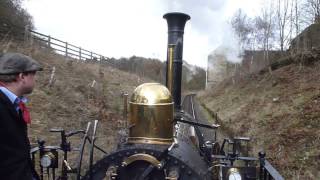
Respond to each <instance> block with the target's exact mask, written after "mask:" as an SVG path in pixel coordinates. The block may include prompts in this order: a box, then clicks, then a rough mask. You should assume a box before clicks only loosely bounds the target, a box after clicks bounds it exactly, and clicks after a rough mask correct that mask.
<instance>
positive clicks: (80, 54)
mask: <svg viewBox="0 0 320 180" xmlns="http://www.w3.org/2000/svg"><path fill="white" fill-rule="evenodd" d="M81 58H82V57H81V47H79V60H81Z"/></svg>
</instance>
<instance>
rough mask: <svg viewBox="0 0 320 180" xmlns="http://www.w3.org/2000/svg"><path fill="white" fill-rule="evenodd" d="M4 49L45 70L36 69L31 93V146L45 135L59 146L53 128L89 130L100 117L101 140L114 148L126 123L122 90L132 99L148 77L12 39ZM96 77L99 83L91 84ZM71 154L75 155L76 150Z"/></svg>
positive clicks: (98, 141) (106, 145)
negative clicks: (19, 54)
mask: <svg viewBox="0 0 320 180" xmlns="http://www.w3.org/2000/svg"><path fill="white" fill-rule="evenodd" d="M20 44H21V43H20ZM0 48H1V49H0V51H5V52H20V53H24V54H27V55H29V56H31V57H33V58H34V59H36V60H38V61H39V62H40V63H41V64H42V65H43V67H44V71H42V72H38V73H37V79H36V81H37V86H36V88H35V89H34V92H33V93H32V94H31V95H29V97H28V98H29V100H30V101H29V103H28V107H29V108H30V109H31V116H32V124H31V125H30V128H29V138H30V142H31V144H35V143H36V141H37V139H44V140H46V142H47V145H59V144H60V139H59V136H58V134H52V133H49V130H50V129H51V128H64V129H65V130H66V131H70V130H75V129H85V128H86V125H87V122H89V121H93V120H95V119H97V120H99V128H98V140H97V144H98V145H99V146H101V147H102V148H103V149H105V150H107V151H108V152H110V151H112V150H113V149H114V148H115V146H116V144H117V141H118V139H119V137H118V132H119V130H120V129H123V128H124V125H125V122H124V119H123V117H122V113H123V98H122V93H124V92H127V93H129V97H130V93H131V92H132V91H133V90H134V88H135V87H136V86H137V85H139V84H141V83H143V82H146V81H149V80H147V79H141V78H139V77H138V76H137V75H133V74H129V73H126V72H123V71H119V70H117V69H114V68H112V67H109V66H99V64H91V63H85V62H77V61H76V60H72V59H66V58H65V57H63V56H60V55H57V54H55V53H53V52H52V51H51V50H49V49H43V48H40V47H36V46H32V47H26V46H24V45H17V44H15V43H12V42H11V41H10V42H7V43H6V45H2V46H1V47H0ZM53 67H55V68H56V71H55V76H54V83H53V84H52V85H51V86H50V85H49V80H50V75H51V72H52V69H53ZM93 81H96V83H95V85H94V86H93V87H91V86H92V83H93ZM72 140H73V142H72V145H74V147H76V146H78V143H79V141H80V138H79V137H78V138H73V139H72ZM70 157H71V159H75V158H76V157H77V154H74V155H71V156H70ZM96 159H99V157H96Z"/></svg>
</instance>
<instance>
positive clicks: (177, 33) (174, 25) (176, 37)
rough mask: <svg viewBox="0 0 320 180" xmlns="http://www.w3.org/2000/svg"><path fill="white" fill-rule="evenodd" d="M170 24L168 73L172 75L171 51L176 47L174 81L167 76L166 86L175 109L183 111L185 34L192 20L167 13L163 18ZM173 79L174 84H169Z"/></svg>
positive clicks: (178, 14)
mask: <svg viewBox="0 0 320 180" xmlns="http://www.w3.org/2000/svg"><path fill="white" fill-rule="evenodd" d="M163 18H165V19H166V20H167V23H168V51H167V53H168V54H167V72H168V73H170V70H169V67H170V59H169V58H170V54H169V52H170V51H169V50H170V48H172V45H175V46H174V51H173V71H171V72H172V74H173V79H172V78H170V77H172V74H171V75H170V74H168V73H167V76H166V85H167V87H168V88H171V87H170V85H172V86H173V87H172V92H171V94H172V96H173V101H174V108H175V109H176V110H181V79H182V63H183V62H182V52H183V33H184V27H185V24H186V22H187V21H188V20H189V19H190V16H189V15H187V14H184V13H178V12H173V13H167V14H165V15H164V16H163ZM170 79H172V81H173V82H169V80H170Z"/></svg>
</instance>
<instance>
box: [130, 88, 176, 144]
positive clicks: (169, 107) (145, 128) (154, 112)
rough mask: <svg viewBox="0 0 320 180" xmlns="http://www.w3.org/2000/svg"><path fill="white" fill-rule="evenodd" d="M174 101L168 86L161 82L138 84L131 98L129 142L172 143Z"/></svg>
mask: <svg viewBox="0 0 320 180" xmlns="http://www.w3.org/2000/svg"><path fill="white" fill-rule="evenodd" d="M173 112H174V111H173V102H172V97H171V93H170V92H169V90H168V89H167V87H165V86H163V85H161V84H159V83H145V84H142V85H140V86H138V87H137V88H136V89H135V90H134V92H133V94H132V96H131V100H130V115H129V127H130V129H129V138H128V142H129V143H145V144H171V143H172V142H173Z"/></svg>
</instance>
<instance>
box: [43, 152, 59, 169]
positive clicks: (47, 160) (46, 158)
mask: <svg viewBox="0 0 320 180" xmlns="http://www.w3.org/2000/svg"><path fill="white" fill-rule="evenodd" d="M54 158H55V157H54V155H53V154H52V153H51V152H48V153H46V154H44V155H43V156H42V157H41V160H40V163H41V166H42V167H44V168H48V167H50V166H51V165H52V163H53V161H54Z"/></svg>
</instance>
